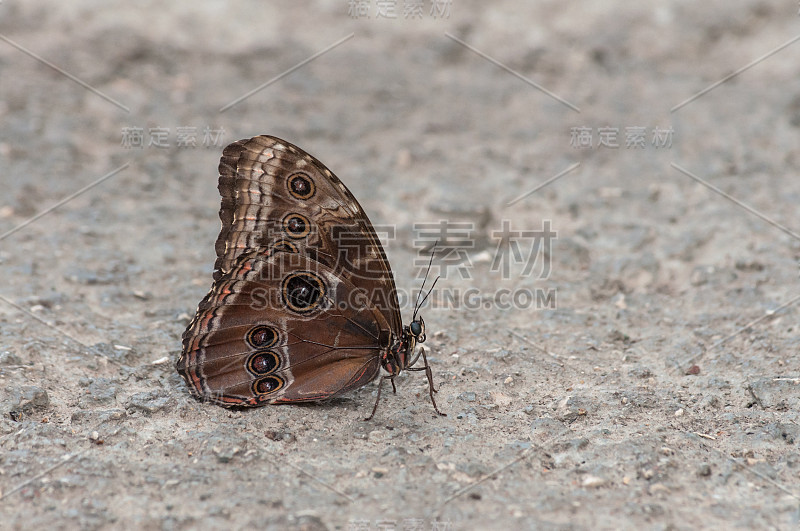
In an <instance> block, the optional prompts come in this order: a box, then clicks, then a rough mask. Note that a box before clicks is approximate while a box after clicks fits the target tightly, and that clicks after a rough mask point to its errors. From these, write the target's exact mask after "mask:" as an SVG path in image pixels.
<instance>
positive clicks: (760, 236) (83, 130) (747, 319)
mask: <svg viewBox="0 0 800 531" xmlns="http://www.w3.org/2000/svg"><path fill="white" fill-rule="evenodd" d="M380 3H381V2H377V1H372V2H367V4H369V5H370V12H369V17H368V18H366V17H359V18H353V17H351V16H350V15H349V14H348V7H349V5H350V4H351V2H348V1H346V0H329V1H318V2H307V3H304V4H308V5H309V7H299V4H296V3H293V2H289V1H279V2H271V3H269V5H268V6H265V5H263V3H261V2H255V1H250V2H248V1H231V2H213V3H212V2H206V3H203V5H196V4H195V3H190V2H180V3H176V5H169V4H167V5H165V4H164V3H162V2H154V1H150V2H138V3H135V4H134V3H130V2H127V3H123V2H111V3H108V2H98V1H94V0H91V1H90V0H80V1H75V2H69V3H65V2H53V1H41V0H39V1H26V2H24V3H23V2H20V1H17V0H4V1H3V2H2V3H1V4H0V72H2V75H0V117H2V124H3V127H2V128H1V129H0V168H2V173H1V174H0V184H1V185H2V190H3V192H2V200H1V201H0V271H2V274H3V284H2V286H0V296H2V299H0V323H2V325H0V382H1V383H2V385H1V386H0V389H2V394H0V414H2V419H0V491H2V493H0V496H2V498H1V499H0V521H2V522H3V523H2V525H0V527H3V528H6V529H34V528H45V527H47V528H50V529H74V528H85V529H112V528H140V529H195V528H203V529H204V528H208V529H212V528H219V529H229V528H235V529H244V528H248V529H309V530H317V529H379V528H380V529H391V528H395V529H426V530H427V529H503V530H507V529H521V528H529V529H616V528H624V529H648V530H649V529H697V528H708V529H722V528H747V529H796V528H797V527H798V526H800V453H798V444H800V425H799V424H798V407H800V369H799V368H798V367H799V364H800V352H799V349H800V341H799V340H798V324H797V318H798V304H796V302H797V300H796V299H797V297H798V296H800V285H799V284H798V258H800V235H799V234H798V233H800V217H798V210H797V205H798V203H800V179H798V168H800V158H799V157H798V153H800V152H799V151H798V148H797V146H798V145H800V96H799V95H798V94H800V76H799V75H798V74H799V73H800V72H799V70H800V68H799V67H798V65H800V60H798V57H800V43H796V42H792V43H790V44H788V45H787V46H786V47H784V48H783V49H780V50H778V51H776V52H775V53H774V54H773V55H770V56H769V57H766V58H763V59H762V60H760V61H758V62H757V63H756V64H754V65H752V66H751V67H750V68H748V69H746V70H744V71H742V72H741V73H739V75H737V76H735V77H733V78H732V79H729V80H727V81H725V82H724V83H722V84H721V85H718V86H716V87H713V88H712V89H711V90H710V91H707V92H705V93H701V91H703V90H704V89H706V88H707V87H711V86H712V85H713V84H715V83H716V82H718V81H720V80H723V79H725V78H726V76H729V75H730V74H732V73H735V72H737V71H739V70H740V69H742V68H744V67H746V66H748V65H749V64H750V63H751V62H753V61H755V60H757V59H759V58H761V57H762V56H764V55H766V54H768V53H770V52H772V51H775V50H776V49H777V48H778V47H780V46H781V45H783V44H785V43H787V42H789V41H790V40H791V39H794V38H796V37H797V35H798V33H800V17H798V6H797V5H796V3H793V2H779V1H777V0H775V1H772V0H763V1H743V0H734V1H726V2H722V1H712V2H706V3H704V4H703V6H702V7H701V6H699V5H695V3H690V2H658V1H655V0H648V1H642V2H636V3H631V2H623V1H621V0H614V1H608V2H602V3H601V2H593V3H588V2H557V1H554V0H550V1H542V2H536V3H533V2H530V3H528V4H529V5H525V6H523V5H521V4H522V3H520V2H510V1H499V2H492V3H488V2H478V1H467V0H453V2H452V3H451V4H450V6H449V13H447V14H446V15H447V16H441V13H438V14H439V16H434V15H433V14H431V12H430V8H431V2H430V1H426V2H424V8H423V12H422V16H421V18H414V17H409V18H405V17H404V14H403V10H404V3H403V2H402V1H401V2H396V12H397V18H395V19H389V18H385V17H377V16H376V9H377V7H378V4H380ZM388 4H392V2H389V3H388ZM434 14H437V13H434ZM340 41H341V42H340ZM335 43H339V44H338V45H337V46H335V47H333V48H332V49H330V50H329V51H327V52H326V53H324V54H322V55H320V56H318V57H316V58H315V59H313V60H312V61H310V62H307V60H308V59H309V58H311V57H314V56H315V54H318V53H319V52H321V51H323V50H326V49H327V48H329V47H331V46H332V45H333V44H335ZM304 62H305V63H304ZM301 63H304V64H302V65H301V66H299V67H298V68H294V67H296V66H297V65H300V64H301ZM51 65H52V66H51ZM293 68H294V69H293ZM290 69H293V70H291V71H290V72H289V73H288V74H286V75H284V76H282V77H280V76H281V75H282V74H284V73H286V72H287V71H289V70H290ZM73 78H74V79H73ZM76 80H78V81H80V83H78V82H76ZM265 85H266V86H265ZM256 89H258V90H256ZM254 90H255V92H253V93H252V94H251V95H250V96H249V97H246V98H244V99H241V98H242V97H243V96H245V95H247V94H248V93H251V92H252V91H254ZM690 98H694V99H691V101H688V102H687V100H689V99H690ZM240 99H241V100H240ZM233 102H236V103H235V104H234V105H232V106H230V107H228V108H227V109H226V110H225V111H224V112H220V109H221V108H222V107H224V106H227V105H228V104H231V103H233ZM684 102H686V103H685V104H683V105H681V104H682V103H684ZM576 109H578V110H579V111H580V112H578V111H577V110H576ZM180 128H189V129H180ZM206 128H208V129H209V131H210V134H209V136H208V137H206V135H205V134H204V131H205V130H206ZM637 128H644V130H642V129H637ZM137 131H141V133H142V134H143V139H144V145H143V146H136V145H133V146H126V145H124V142H123V138H128V139H130V138H131V137H130V134H131V133H135V132H137ZM159 131H165V132H166V135H167V136H166V138H161V136H160V135H159ZM581 131H583V134H584V135H585V134H587V133H588V134H589V135H590V136H591V138H590V139H589V140H590V142H591V146H589V147H580V145H579V144H575V142H577V141H578V140H579V139H580V138H581V134H580V133H581ZM669 131H672V132H671V136H670V134H668V132H669ZM192 132H195V133H196V135H197V136H196V147H188V146H186V145H179V142H178V137H179V134H181V133H189V134H190V136H191V133H192ZM216 132H221V135H220V138H218V139H215V138H214V136H215V133H216ZM615 132H616V137H615V136H614V134H615ZM256 134H272V135H276V136H279V137H283V138H286V139H287V140H290V141H292V142H294V143H296V144H298V145H300V146H302V147H304V148H305V149H307V150H308V151H309V152H310V153H312V154H314V155H315V156H317V157H318V158H320V159H321V160H322V161H323V162H325V163H326V164H327V165H328V166H329V167H330V168H332V169H333V170H334V171H335V172H336V173H337V174H338V175H339V177H340V178H341V179H342V180H343V181H344V182H345V183H347V185H348V186H349V187H350V189H351V190H352V191H353V193H354V194H355V195H356V196H357V197H358V198H359V200H360V201H361V203H362V205H363V206H364V207H365V209H366V210H367V211H368V212H369V213H370V216H371V218H372V220H373V222H374V223H375V224H376V225H382V226H386V225H389V226H392V227H394V228H395V237H394V238H392V239H387V241H386V248H387V253H388V255H389V258H390V261H391V263H392V266H393V269H394V271H395V276H396V279H397V284H398V286H399V287H400V288H401V289H402V290H405V291H406V292H408V291H409V290H412V289H417V288H418V287H419V284H420V268H419V267H418V265H415V261H418V260H419V259H420V254H419V251H420V247H421V245H424V244H425V243H426V242H425V238H426V237H425V235H424V234H422V231H421V228H422V227H423V226H422V225H420V224H422V223H437V222H439V221H440V220H444V221H446V222H448V223H449V224H451V225H452V224H454V223H465V224H466V225H462V227H469V228H471V230H470V231H469V233H468V234H466V235H463V234H462V235H461V238H460V240H461V241H459V237H457V236H456V235H452V234H451V235H450V237H451V238H452V239H450V240H448V242H449V244H450V247H449V248H450V249H451V250H453V251H454V252H455V253H456V256H459V257H460V258H465V259H467V260H468V261H467V262H465V267H464V268H462V269H459V268H449V269H447V270H446V271H445V272H446V273H448V274H447V275H446V277H445V278H443V279H442V280H440V281H439V286H438V287H439V288H441V290H439V291H437V293H436V294H435V295H434V296H433V297H432V300H431V304H430V305H428V306H427V307H426V308H425V310H424V316H425V321H426V323H427V326H428V331H429V340H428V342H427V343H426V346H427V347H428V348H429V349H430V350H429V357H430V358H431V363H432V365H433V368H434V374H435V379H436V381H437V383H438V385H439V386H440V392H439V394H438V403H439V406H440V408H441V409H442V410H443V411H445V412H447V414H448V416H447V417H437V416H435V415H434V414H433V410H432V407H431V405H430V403H429V401H428V398H427V396H426V392H427V387H426V382H425V378H424V377H423V376H421V375H420V373H411V374H406V375H405V376H403V377H402V378H400V379H399V380H398V383H399V385H398V392H397V394H396V395H391V394H389V395H388V396H387V397H386V398H385V400H383V402H382V404H381V406H380V408H379V410H378V412H377V414H376V416H375V418H374V419H373V420H372V421H370V422H364V421H363V420H362V418H363V417H364V416H365V415H366V414H367V413H368V412H369V410H370V408H371V407H372V403H373V401H374V396H375V392H376V389H377V386H376V385H375V384H372V385H369V386H367V387H365V388H363V389H361V390H360V391H358V392H355V393H352V394H350V395H347V396H345V397H343V398H340V399H337V400H335V401H332V402H330V403H326V404H321V405H312V406H302V407H300V406H282V407H265V408H261V409H258V410H252V411H228V410H224V409H221V408H219V407H215V406H210V405H204V404H202V403H199V402H196V401H194V400H192V399H191V398H190V397H189V395H188V392H187V390H186V388H185V386H184V384H183V382H182V380H181V379H180V377H179V376H178V375H177V373H176V372H175V370H174V360H175V359H176V358H177V355H178V352H179V350H180V335H181V333H182V332H183V330H184V328H185V327H186V324H187V323H188V320H189V319H190V316H191V315H192V314H193V313H194V310H195V308H196V305H197V302H198V301H199V300H200V299H201V298H202V296H203V295H204V294H205V292H206V291H207V289H208V287H209V286H210V283H211V269H212V265H213V260H214V251H213V243H214V239H215V238H216V235H217V231H218V227H219V222H218V218H217V211H218V208H219V197H218V193H217V190H216V178H217V172H216V165H217V161H218V159H219V155H220V153H221V150H222V147H223V146H224V145H225V144H227V143H229V142H231V141H234V140H238V139H240V138H247V137H250V136H253V135H256ZM642 134H643V135H644V136H640V135H642ZM573 135H574V138H573ZM654 137H655V141H654V140H653V139H654ZM601 139H602V140H603V141H604V144H600V141H601ZM215 140H216V142H215ZM627 141H631V142H633V146H631V147H626V142H627ZM159 143H161V144H163V147H160V146H158V145H157V144H159ZM615 143H616V144H617V146H616V147H615V145H614V144H615ZM578 163H579V164H578ZM576 164H578V165H577V166H576ZM570 168H571V171H568V172H566V173H563V172H565V171H567V170H569V169H570ZM111 172H114V173H113V175H111V176H109V174H110V173H111ZM560 174H561V177H559V178H557V179H555V180H553V181H552V182H550V183H549V184H547V185H546V186H544V187H541V188H538V187H540V186H541V185H542V184H544V183H546V182H548V181H549V180H551V179H553V178H555V177H556V176H557V175H560ZM104 177H107V178H105V179H104V180H102V181H101V182H98V181H99V180H100V179H101V178H104ZM537 188H538V189H537ZM535 189H536V190H535ZM534 190H535V191H534ZM79 192H82V193H79ZM528 192H532V193H530V194H528ZM75 194H78V195H77V196H75ZM523 194H528V195H527V196H526V197H524V198H523V199H521V200H519V201H516V202H513V204H511V205H509V203H510V202H512V200H514V199H515V198H518V197H519V196H521V195H523ZM73 196H75V197H73ZM737 202H738V203H737ZM40 214H42V215H41V217H36V216H39V215H40ZM544 220H550V223H551V227H552V229H553V230H554V231H556V232H557V239H555V240H554V241H553V242H552V246H551V248H550V249H549V250H548V252H546V253H540V254H536V255H530V253H529V251H530V247H531V241H532V240H531V238H527V239H525V237H522V236H521V233H520V238H522V241H521V244H520V245H521V247H520V249H521V252H524V253H529V254H526V255H525V256H527V257H528V258H529V257H530V256H534V257H535V258H536V260H535V263H534V265H535V266H536V267H534V268H533V270H532V271H528V272H526V271H525V265H527V264H528V262H527V261H526V260H515V259H514V256H513V255H508V254H506V255H505V260H506V262H503V263H505V264H507V265H508V271H507V273H508V274H506V275H503V274H502V268H501V271H497V270H496V268H495V270H493V268H492V262H493V258H494V257H495V256H496V253H497V250H498V240H497V238H496V232H497V231H500V230H501V229H502V227H503V226H504V225H503V223H504V221H506V222H507V226H509V227H510V228H512V229H513V230H517V231H534V230H538V229H540V228H541V227H542V223H543V221H544ZM17 229H18V230H17ZM8 231H13V232H8ZM512 240H514V238H512ZM514 241H517V240H514ZM509 243H511V240H509ZM446 247H447V246H446ZM499 248H500V250H501V251H502V250H503V249H506V250H508V249H511V247H508V248H504V247H502V246H501V247H499ZM525 256H523V258H524V257H525ZM546 264H547V265H549V267H550V269H549V271H545V270H543V269H540V266H541V267H544V265H546ZM439 265H441V264H439ZM462 273H463V274H462ZM464 277H466V278H464ZM526 290H527V291H526ZM537 290H538V292H539V293H555V294H556V299H555V303H556V304H555V307H554V308H553V307H536V305H535V304H534V305H527V307H519V305H517V306H514V305H513V304H512V305H508V304H504V303H503V300H504V299H503V297H504V295H503V294H509V293H510V294H514V293H523V294H524V293H537ZM549 290H553V291H549ZM468 292H469V293H471V294H473V295H474V297H473V298H471V299H470V301H469V303H468V302H467V301H466V299H465V294H466V293H468ZM523 296H524V295H519V297H523ZM448 297H450V299H448ZM453 297H455V298H456V299H457V300H458V301H459V302H458V303H457V304H450V303H448V300H452V298H453ZM459 297H460V299H459ZM520 300H521V301H522V298H521V299H520ZM476 301H477V302H476ZM506 302H507V299H506ZM522 302H524V301H522ZM540 306H542V305H540ZM408 314H409V311H408V309H406V315H405V318H406V319H408V317H409V315H408ZM381 526H383V527H381Z"/></svg>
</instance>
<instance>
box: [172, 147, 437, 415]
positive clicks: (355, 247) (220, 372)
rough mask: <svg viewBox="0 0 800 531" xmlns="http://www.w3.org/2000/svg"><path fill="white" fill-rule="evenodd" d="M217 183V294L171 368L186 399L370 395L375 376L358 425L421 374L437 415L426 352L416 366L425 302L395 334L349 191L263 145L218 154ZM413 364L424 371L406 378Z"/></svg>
mask: <svg viewBox="0 0 800 531" xmlns="http://www.w3.org/2000/svg"><path fill="white" fill-rule="evenodd" d="M219 172H220V177H219V191H220V194H221V195H222V207H221V209H220V212H219V217H220V219H221V220H222V230H221V231H220V233H219V237H218V238H217V243H216V246H215V248H216V252H217V261H216V264H215V270H214V284H213V286H212V287H211V291H209V293H208V295H206V296H205V298H204V299H203V300H202V301H201V302H200V305H199V306H198V308H197V313H196V314H195V317H194V319H193V320H192V322H191V323H189V326H188V327H187V328H186V331H185V332H184V333H183V352H182V354H181V356H180V358H179V359H178V362H177V365H176V367H177V370H178V372H179V373H180V375H181V376H183V378H184V379H185V380H186V383H187V385H188V387H189V390H190V391H191V393H192V394H193V395H194V396H195V397H197V398H200V399H203V400H207V401H209V402H213V403H215V404H218V405H221V406H226V407H235V406H245V407H250V406H261V405H264V404H286V403H297V402H311V401H319V400H324V399H328V398H332V397H336V396H339V395H342V394H344V393H346V392H348V391H351V390H353V389H357V388H359V387H362V386H364V385H366V384H367V383H369V382H371V381H373V380H374V379H375V378H377V377H378V375H379V374H380V369H381V367H383V368H384V369H385V370H386V372H387V373H388V375H385V376H383V377H382V378H381V381H380V385H379V386H378V396H377V399H376V400H375V406H374V407H373V408H372V413H371V414H370V415H369V417H367V419H366V420H369V419H370V418H372V416H373V415H374V414H375V411H376V410H377V408H378V402H379V401H380V396H381V387H382V385H383V381H384V380H386V379H388V380H390V381H391V382H392V389H393V390H394V391H395V392H396V388H395V384H394V379H395V378H396V377H397V376H398V375H399V374H400V372H401V371H403V370H409V371H425V375H426V376H427V378H428V387H429V392H428V394H429V395H430V398H431V402H432V403H433V407H434V409H435V410H436V412H437V413H438V414H440V415H443V413H441V412H440V411H439V408H438V407H437V406H436V402H435V401H434V398H433V393H434V392H436V389H435V388H434V386H433V375H432V373H431V368H430V365H429V364H428V359H427V357H426V356H425V351H424V350H423V349H420V352H418V353H417V354H416V355H415V354H414V351H415V347H416V345H417V344H418V343H422V342H424V341H425V322H424V321H423V320H422V317H421V316H420V317H418V316H417V311H418V310H419V308H420V307H421V306H422V304H423V303H424V302H425V299H422V302H420V300H419V297H417V303H416V304H415V307H414V314H413V317H412V321H411V324H410V325H408V326H403V324H402V320H401V317H400V310H399V303H398V298H397V291H396V288H395V284H394V277H393V276H392V271H391V268H390V267H389V262H388V261H387V259H386V253H385V252H384V250H383V246H382V245H381V243H380V241H379V240H378V237H377V235H376V233H375V229H374V228H373V226H372V223H370V221H369V218H368V217H367V215H366V213H365V212H364V210H363V209H362V208H361V206H360V205H359V204H358V201H356V199H355V197H353V194H351V193H350V191H349V190H348V189H347V187H346V186H345V185H344V184H343V183H342V182H341V181H340V180H339V179H338V178H337V177H336V176H335V175H334V174H333V173H332V172H331V171H330V170H329V169H328V168H326V167H325V166H324V165H323V164H322V163H321V162H320V161H318V160H317V159H316V158H314V157H312V156H311V155H309V154H308V153H306V152H305V151H303V150H302V149H300V148H298V147H297V146H294V145H292V144H290V143H289V142H286V141H285V140H281V139H279V138H275V137H271V136H257V137H254V138H251V139H249V140H240V141H238V142H234V143H233V144H231V145H229V146H228V147H226V148H225V150H224V151H223V153H222V159H221V160H220V164H219ZM426 277H427V275H426ZM424 285H425V282H424V281H423V288H424ZM433 285H435V281H434V284H433ZM432 289H433V288H432V287H431V290H432ZM421 292H422V290H420V294H421ZM428 293H429V294H430V291H429V292H428ZM426 298H427V295H426ZM420 354H421V355H422V360H423V364H424V366H423V367H414V365H415V364H416V362H417V361H418V359H419V357H420Z"/></svg>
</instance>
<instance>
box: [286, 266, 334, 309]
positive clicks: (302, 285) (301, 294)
mask: <svg viewBox="0 0 800 531" xmlns="http://www.w3.org/2000/svg"><path fill="white" fill-rule="evenodd" d="M282 294H283V302H284V304H286V306H288V308H289V309H290V310H292V311H294V312H297V313H306V312H310V311H311V310H313V309H314V308H316V307H317V306H319V303H320V300H321V299H322V297H323V295H324V294H325V285H324V284H323V283H322V279H321V278H319V277H318V276H316V275H315V274H313V273H311V272H308V271H304V272H300V273H292V274H291V275H289V276H287V277H286V278H285V279H284V280H283V290H282Z"/></svg>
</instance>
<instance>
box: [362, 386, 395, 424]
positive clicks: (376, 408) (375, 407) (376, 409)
mask: <svg viewBox="0 0 800 531" xmlns="http://www.w3.org/2000/svg"><path fill="white" fill-rule="evenodd" d="M387 378H388V379H389V380H391V382H392V389H395V386H394V375H391V374H390V375H389V376H381V381H380V382H378V397H377V398H376V399H375V405H374V406H373V407H372V413H370V414H369V417H367V418H365V419H364V420H365V421H367V420H372V417H374V416H375V412H376V411H378V402H380V401H381V389H382V388H383V381H384V380H386V379H387ZM395 392H397V390H396V389H395Z"/></svg>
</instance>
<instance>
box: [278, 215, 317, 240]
mask: <svg viewBox="0 0 800 531" xmlns="http://www.w3.org/2000/svg"><path fill="white" fill-rule="evenodd" d="M283 228H284V230H286V232H287V233H288V234H289V236H291V237H292V238H305V237H306V236H308V233H309V232H311V222H309V221H308V218H306V217H305V216H301V215H300V214H289V215H288V216H286V217H285V218H283Z"/></svg>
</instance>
